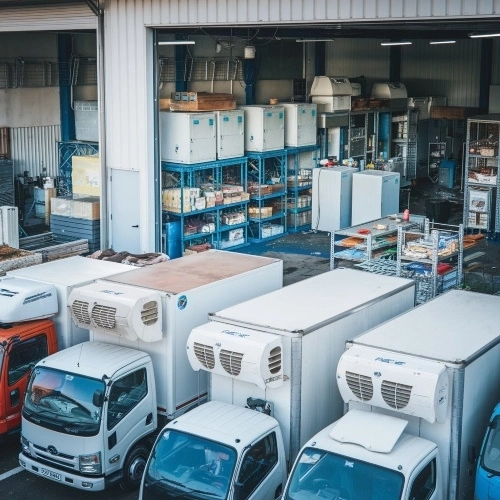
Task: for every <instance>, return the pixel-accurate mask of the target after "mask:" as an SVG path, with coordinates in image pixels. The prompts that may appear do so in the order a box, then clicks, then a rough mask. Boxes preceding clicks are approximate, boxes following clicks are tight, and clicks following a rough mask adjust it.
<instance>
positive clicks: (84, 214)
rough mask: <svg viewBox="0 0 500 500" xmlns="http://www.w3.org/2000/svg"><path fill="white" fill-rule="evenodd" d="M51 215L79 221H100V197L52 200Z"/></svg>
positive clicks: (57, 198)
mask: <svg viewBox="0 0 500 500" xmlns="http://www.w3.org/2000/svg"><path fill="white" fill-rule="evenodd" d="M50 207H51V211H50V213H51V215H64V216H65V217H75V218H78V219H86V220H98V219H100V217H101V215H100V208H101V204H100V199H99V197H98V196H88V197H86V198H74V197H72V196H61V197H56V198H51V201H50Z"/></svg>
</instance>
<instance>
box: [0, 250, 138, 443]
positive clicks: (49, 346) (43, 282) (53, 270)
mask: <svg viewBox="0 0 500 500" xmlns="http://www.w3.org/2000/svg"><path fill="white" fill-rule="evenodd" d="M126 269H128V270H129V269H130V266H127V265H125V264H118V263H115V262H106V261H100V260H96V259H89V258H86V257H80V256H76V257H68V258H66V259H60V260H56V261H52V262H46V263H43V264H38V265H35V266H31V267H29V268H23V269H17V270H13V271H9V272H8V273H7V276H4V277H2V278H0V441H3V440H5V439H6V438H7V437H8V436H12V435H17V434H18V433H19V430H20V428H21V409H22V405H23V400H24V394H25V392H26V385H27V383H28V377H29V374H30V371H31V369H32V368H33V366H34V365H35V363H36V362H38V361H40V360H41V359H43V358H45V357H46V356H48V355H50V354H53V353H55V352H56V351H57V350H58V349H64V348H65V347H68V346H70V345H73V344H74V343H78V342H82V341H83V340H86V339H87V340H88V338H89V332H88V330H82V329H80V328H78V327H76V325H74V323H73V322H72V321H71V316H70V314H69V313H68V309H67V299H68V295H69V292H70V291H71V290H72V289H73V288H75V287H76V286H79V285H82V284H87V283H90V282H92V281H93V280H95V279H97V278H102V277H105V276H109V275H111V274H114V273H118V272H123V271H124V270H126Z"/></svg>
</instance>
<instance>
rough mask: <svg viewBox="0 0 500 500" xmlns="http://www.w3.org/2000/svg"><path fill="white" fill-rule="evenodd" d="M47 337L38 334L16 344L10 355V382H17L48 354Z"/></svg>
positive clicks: (11, 383) (10, 383)
mask: <svg viewBox="0 0 500 500" xmlns="http://www.w3.org/2000/svg"><path fill="white" fill-rule="evenodd" d="M48 354H49V350H48V346H47V337H46V336H45V335H38V336H36V337H33V338H31V339H28V340H25V341H23V342H19V343H18V344H14V345H13V346H12V349H11V351H10V355H9V369H8V383H9V385H10V386H11V385H13V384H15V383H16V382H17V381H18V380H20V379H21V378H22V377H24V375H26V374H27V373H28V372H29V371H30V369H31V368H33V367H34V366H35V364H36V363H37V362H38V361H40V360H41V359H43V358H45V357H46V356H48Z"/></svg>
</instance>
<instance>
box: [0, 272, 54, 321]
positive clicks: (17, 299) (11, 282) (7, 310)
mask: <svg viewBox="0 0 500 500" xmlns="http://www.w3.org/2000/svg"><path fill="white" fill-rule="evenodd" d="M58 309H59V307H58V304H57V291H56V288H55V286H54V285H51V284H46V283H38V282H36V281H33V280H30V279H24V278H17V277H11V276H7V277H4V278H0V323H15V322H17V321H29V320H33V319H42V318H48V317H50V316H54V315H55V314H56V313H57V311H58Z"/></svg>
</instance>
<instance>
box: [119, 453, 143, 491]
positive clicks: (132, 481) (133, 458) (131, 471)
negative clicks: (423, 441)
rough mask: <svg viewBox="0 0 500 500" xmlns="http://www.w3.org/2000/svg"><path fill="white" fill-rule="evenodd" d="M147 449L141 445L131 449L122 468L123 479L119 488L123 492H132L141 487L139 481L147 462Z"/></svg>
mask: <svg viewBox="0 0 500 500" xmlns="http://www.w3.org/2000/svg"><path fill="white" fill-rule="evenodd" d="M148 456H149V449H148V448H147V447H146V446H144V445H143V444H137V445H136V446H134V447H133V448H132V450H131V451H130V453H129V454H128V456H127V459H126V460H125V464H124V466H123V478H122V480H121V481H120V488H121V489H122V490H124V491H134V490H137V489H138V488H139V486H140V485H141V479H142V476H143V474H144V470H145V468H146V462H147V461H148Z"/></svg>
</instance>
